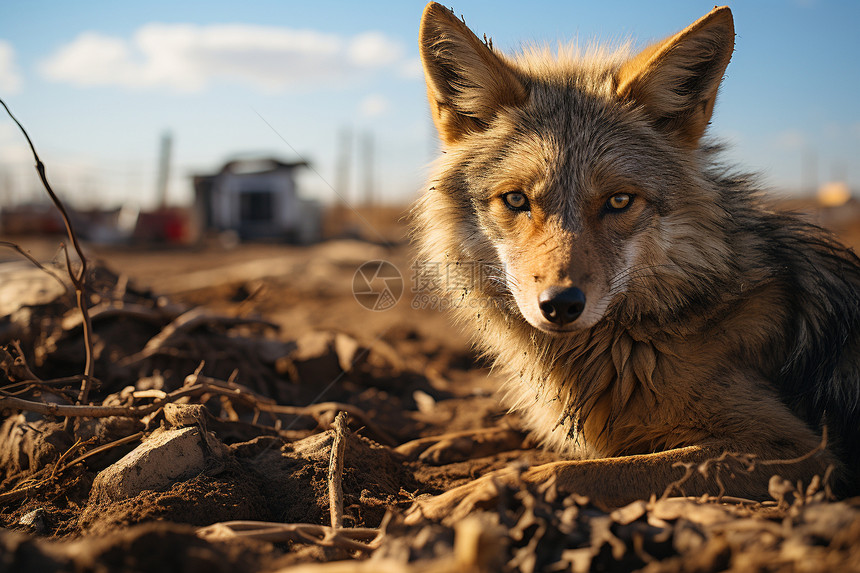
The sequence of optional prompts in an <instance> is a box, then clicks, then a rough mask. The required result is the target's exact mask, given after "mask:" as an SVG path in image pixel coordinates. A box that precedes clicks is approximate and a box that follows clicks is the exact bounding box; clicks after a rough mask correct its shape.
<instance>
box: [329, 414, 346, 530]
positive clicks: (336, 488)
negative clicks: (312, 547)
mask: <svg viewBox="0 0 860 573" xmlns="http://www.w3.org/2000/svg"><path fill="white" fill-rule="evenodd" d="M332 427H333V429H334V439H333V440H332V443H331V457H330V458H329V462H328V503H329V515H330V516H331V526H332V528H333V529H340V528H341V527H343V456H344V452H345V450H346V438H347V432H348V431H349V430H347V427H346V412H340V413H339V414H338V415H337V417H336V418H335V419H334V424H332Z"/></svg>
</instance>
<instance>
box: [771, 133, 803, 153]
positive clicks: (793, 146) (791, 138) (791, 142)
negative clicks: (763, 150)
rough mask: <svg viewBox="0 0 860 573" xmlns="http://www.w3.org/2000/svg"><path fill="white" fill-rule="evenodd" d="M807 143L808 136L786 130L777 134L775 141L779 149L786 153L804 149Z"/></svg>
mask: <svg viewBox="0 0 860 573" xmlns="http://www.w3.org/2000/svg"><path fill="white" fill-rule="evenodd" d="M806 141H807V138H806V135H805V134H804V133H803V132H802V131H800V130H797V129H786V130H785V131H782V132H780V133H778V134H776V136H775V137H774V139H773V142H774V144H775V145H776V146H777V147H778V148H780V149H783V150H786V151H796V150H798V149H802V148H803V147H804V146H805V145H806Z"/></svg>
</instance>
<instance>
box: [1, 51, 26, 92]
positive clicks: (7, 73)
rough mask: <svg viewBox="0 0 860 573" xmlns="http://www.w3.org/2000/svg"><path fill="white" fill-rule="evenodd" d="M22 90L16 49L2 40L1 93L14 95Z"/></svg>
mask: <svg viewBox="0 0 860 573" xmlns="http://www.w3.org/2000/svg"><path fill="white" fill-rule="evenodd" d="M20 89H21V75H20V74H19V73H18V67H17V66H16V65H15V49H14V48H12V45H11V44H10V43H9V42H7V41H5V40H0V93H3V94H13V93H16V92H18V90H20Z"/></svg>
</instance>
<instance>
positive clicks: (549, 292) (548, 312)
mask: <svg viewBox="0 0 860 573" xmlns="http://www.w3.org/2000/svg"><path fill="white" fill-rule="evenodd" d="M538 304H539V305H540V311H541V313H543V315H544V317H546V319H547V320H548V321H550V322H554V323H555V324H558V325H565V324H567V323H569V322H573V321H574V320H576V319H577V318H579V315H580V314H582V310H583V309H584V308H585V293H584V292H582V291H581V290H579V289H578V288H576V287H567V288H565V287H560V286H551V287H549V288H548V289H546V290H545V291H543V292H542V293H540V296H539V297H538Z"/></svg>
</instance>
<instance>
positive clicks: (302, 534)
mask: <svg viewBox="0 0 860 573" xmlns="http://www.w3.org/2000/svg"><path fill="white" fill-rule="evenodd" d="M380 533H381V530H380V529H375V528H370V527H341V528H337V529H335V528H333V527H327V526H325V525H313V524H310V523H270V522H266V521H225V522H222V523H215V524H212V525H207V526H206V527H201V528H200V529H198V530H197V535H198V536H199V537H202V538H204V539H230V538H236V537H242V538H245V539H255V540H258V541H269V542H271V543H284V542H287V541H292V542H295V543H308V544H312V545H319V546H321V547H335V548H340V549H347V550H352V551H363V552H371V551H373V550H374V549H376V548H377V547H379V543H380V542H381V537H380Z"/></svg>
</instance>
